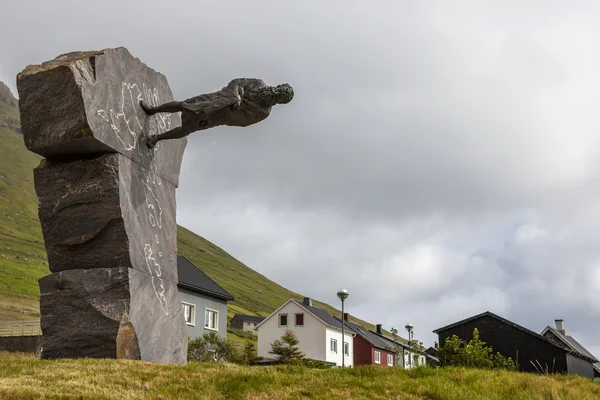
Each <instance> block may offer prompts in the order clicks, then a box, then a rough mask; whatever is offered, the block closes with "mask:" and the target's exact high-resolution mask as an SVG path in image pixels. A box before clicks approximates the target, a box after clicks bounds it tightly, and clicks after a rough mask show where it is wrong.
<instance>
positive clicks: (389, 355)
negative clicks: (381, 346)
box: [388, 354, 394, 367]
mask: <svg viewBox="0 0 600 400" xmlns="http://www.w3.org/2000/svg"><path fill="white" fill-rule="evenodd" d="M388 365H389V366H390V367H391V366H393V365H394V356H392V355H391V354H388Z"/></svg>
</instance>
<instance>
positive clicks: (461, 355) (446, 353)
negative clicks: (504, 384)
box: [439, 328, 517, 371]
mask: <svg viewBox="0 0 600 400" xmlns="http://www.w3.org/2000/svg"><path fill="white" fill-rule="evenodd" d="M439 354H440V363H441V365H442V367H447V366H460V367H469V368H481V369H506V370H509V371H515V370H516V369H517V365H516V364H515V362H514V361H513V360H512V358H510V357H508V358H505V357H504V356H502V355H501V354H500V353H496V354H495V355H494V354H492V348H491V347H489V346H486V343H485V342H484V341H482V340H480V339H479V330H478V329H477V328H475V329H474V330H473V338H472V339H471V340H470V341H469V342H467V341H465V340H462V339H460V338H459V337H458V336H456V335H453V336H452V337H451V338H449V339H446V342H445V343H444V346H443V347H442V348H441V349H440V350H439Z"/></svg>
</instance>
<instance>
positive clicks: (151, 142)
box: [146, 126, 191, 148]
mask: <svg viewBox="0 0 600 400" xmlns="http://www.w3.org/2000/svg"><path fill="white" fill-rule="evenodd" d="M190 133H191V132H189V131H186V130H184V129H183V126H179V127H177V128H173V129H171V130H170V131H167V132H163V133H159V134H158V135H152V136H150V137H149V138H148V140H147V141H146V144H147V145H148V147H150V148H153V147H154V146H155V145H156V143H157V142H159V141H161V140H167V139H181V138H183V137H186V136H187V135H189V134H190Z"/></svg>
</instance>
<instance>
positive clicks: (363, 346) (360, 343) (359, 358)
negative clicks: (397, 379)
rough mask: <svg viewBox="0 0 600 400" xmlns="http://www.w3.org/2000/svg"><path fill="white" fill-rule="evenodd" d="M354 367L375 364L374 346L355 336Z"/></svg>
mask: <svg viewBox="0 0 600 400" xmlns="http://www.w3.org/2000/svg"><path fill="white" fill-rule="evenodd" d="M353 343H354V365H370V364H373V346H372V345H371V343H369V342H367V341H366V340H365V338H363V337H362V336H360V335H356V336H354V340H353Z"/></svg>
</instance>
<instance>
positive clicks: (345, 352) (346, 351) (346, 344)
mask: <svg viewBox="0 0 600 400" xmlns="http://www.w3.org/2000/svg"><path fill="white" fill-rule="evenodd" d="M344 354H345V355H347V356H349V355H350V345H349V344H348V342H344Z"/></svg>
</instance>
